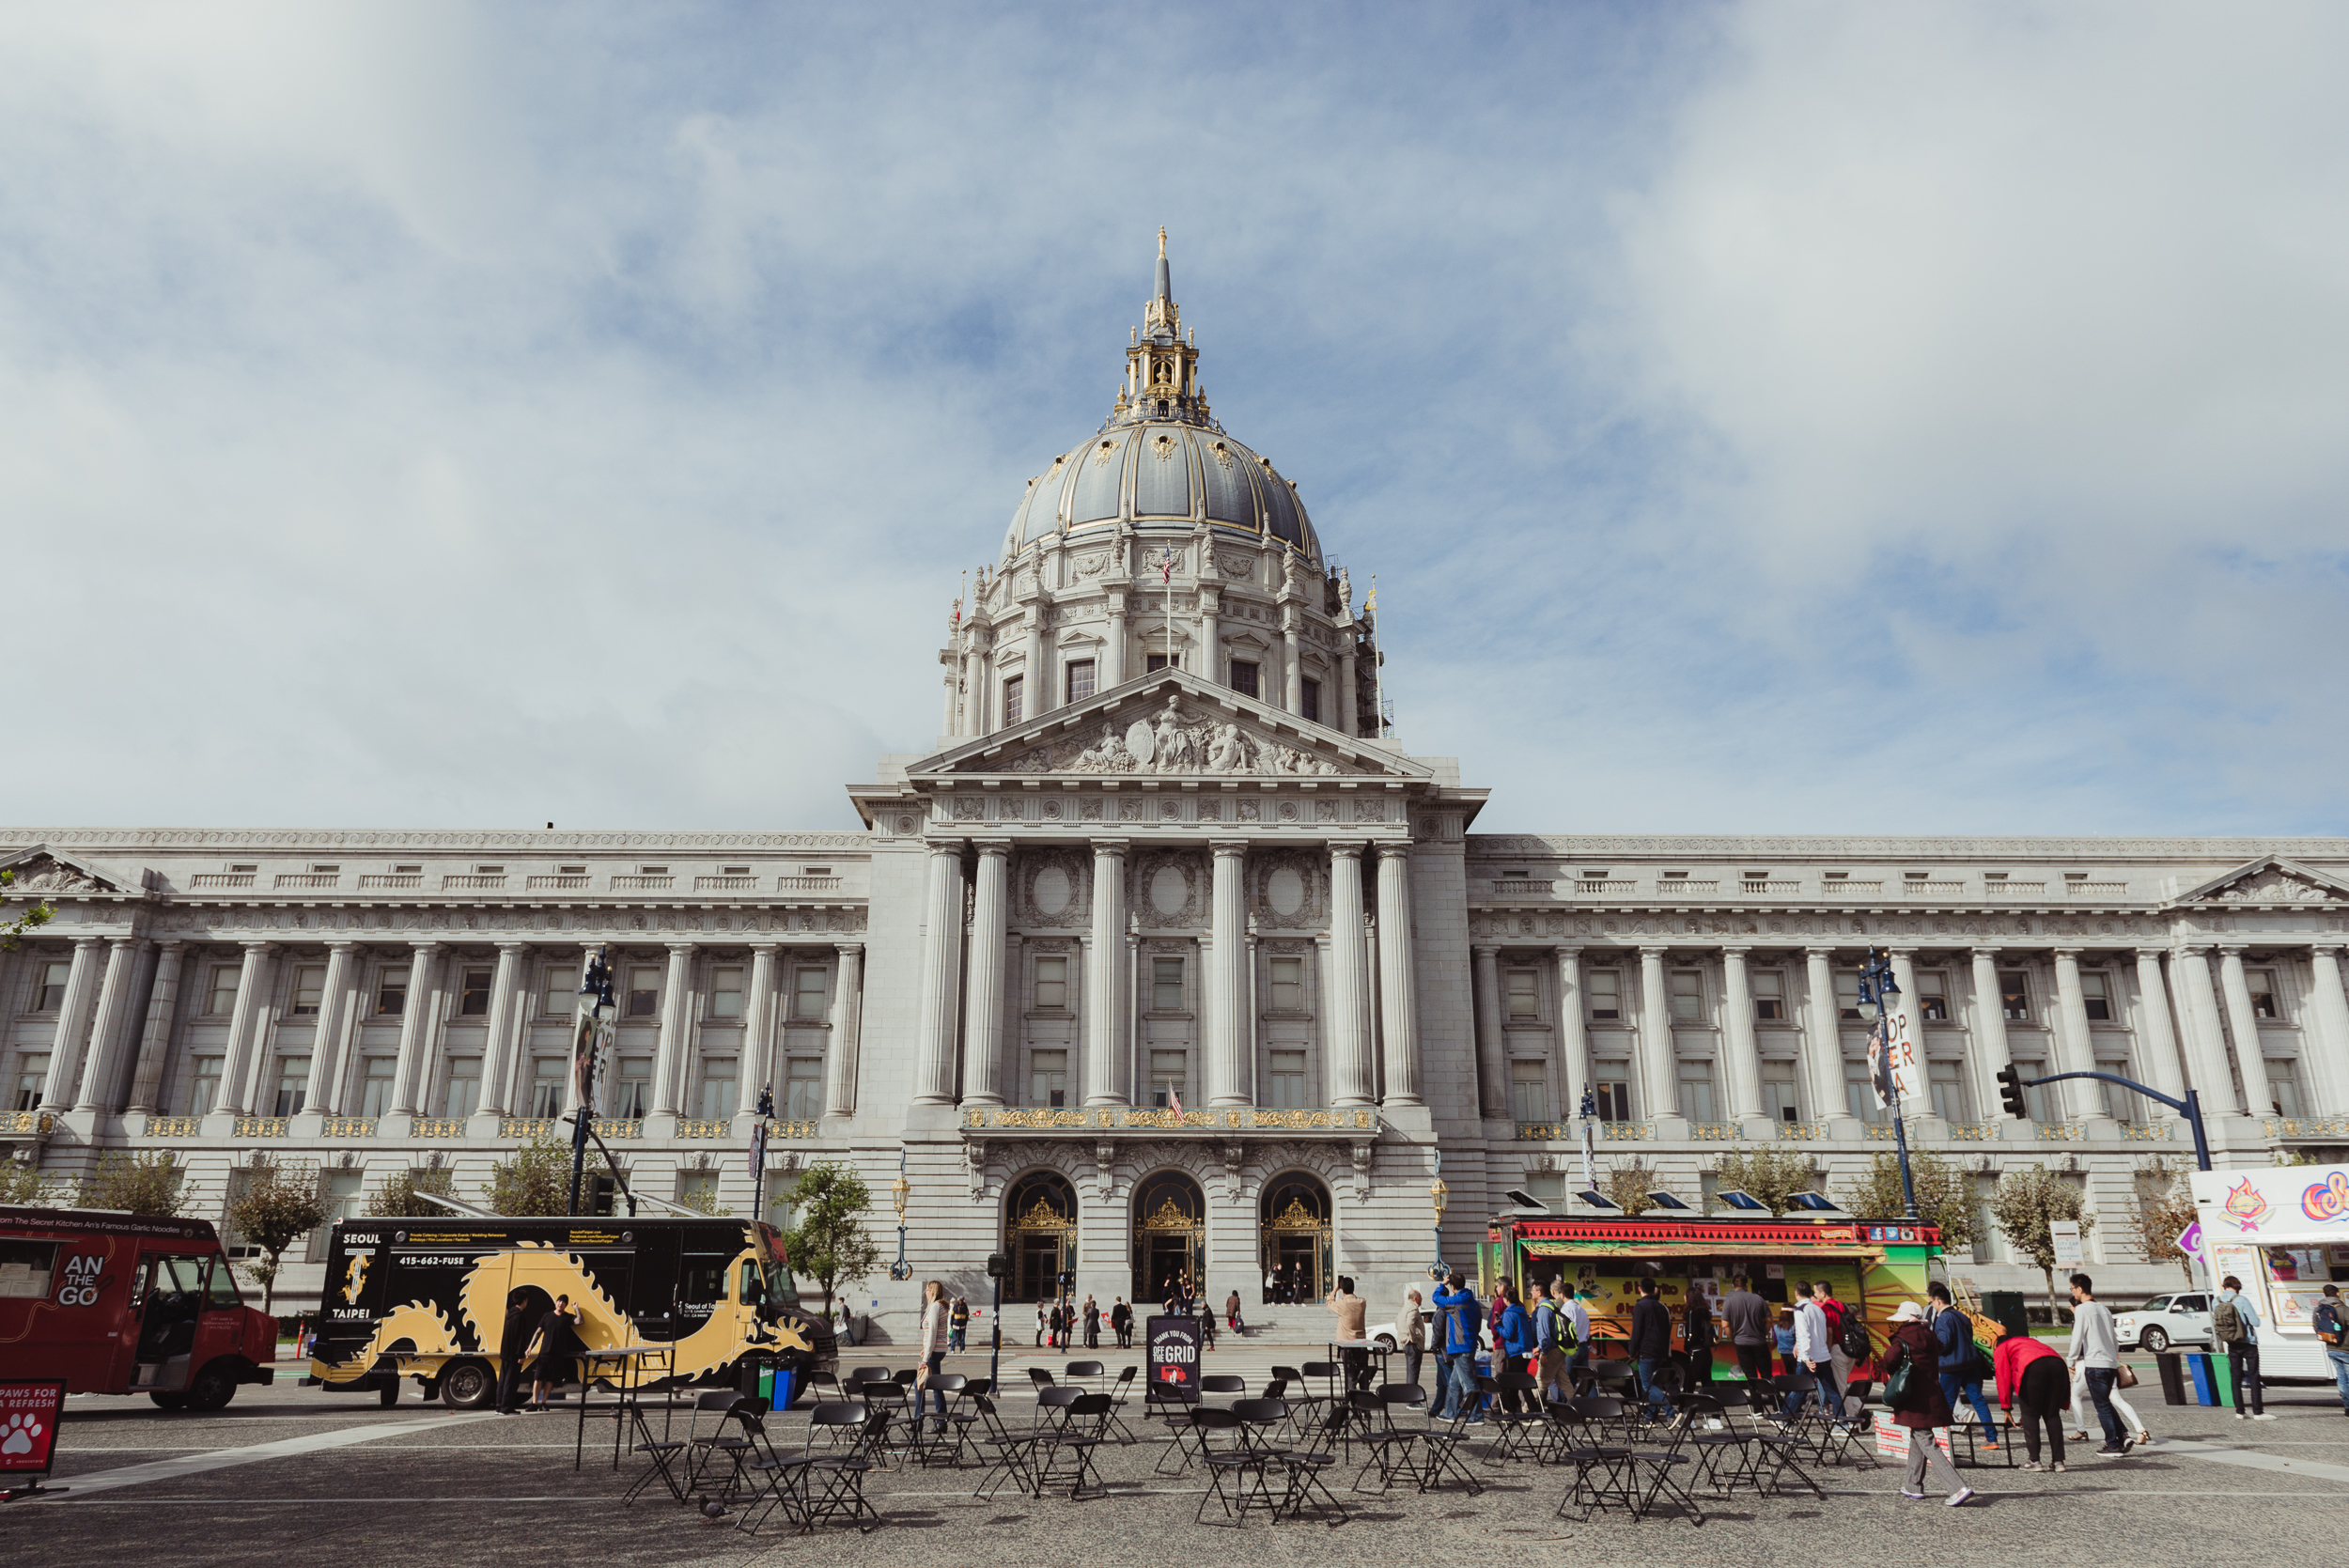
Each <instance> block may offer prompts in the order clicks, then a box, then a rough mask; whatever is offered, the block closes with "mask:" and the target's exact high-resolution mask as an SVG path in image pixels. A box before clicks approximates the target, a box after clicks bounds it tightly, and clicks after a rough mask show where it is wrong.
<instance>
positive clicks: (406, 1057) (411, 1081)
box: [385, 942, 441, 1134]
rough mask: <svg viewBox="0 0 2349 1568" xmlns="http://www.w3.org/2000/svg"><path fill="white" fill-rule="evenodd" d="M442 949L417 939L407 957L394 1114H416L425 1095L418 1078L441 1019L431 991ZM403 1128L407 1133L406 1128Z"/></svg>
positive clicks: (392, 1114) (394, 1088)
mask: <svg viewBox="0 0 2349 1568" xmlns="http://www.w3.org/2000/svg"><path fill="white" fill-rule="evenodd" d="M440 952H441V944H440V943H438V942H417V943H416V944H415V945H414V953H413V955H412V957H411V958H410V959H409V961H408V995H407V997H406V998H405V999H404V1000H403V1001H401V1002H400V1008H399V1067H398V1077H397V1079H394V1080H393V1088H392V1110H391V1116H392V1117H397V1116H413V1115H414V1114H415V1113H416V1103H417V1101H418V1100H420V1099H422V1098H423V1097H424V1091H425V1086H424V1084H423V1083H422V1082H420V1081H419V1079H421V1077H422V1076H423V1073H424V1068H425V1058H426V1053H427V1052H428V1050H430V1048H431V1047H432V1041H433V1035H434V1032H435V1031H436V1029H437V1028H438V1025H439V1023H440V1019H439V1017H437V1016H436V1015H437V1014H438V1013H439V1012H440V1009H439V1007H438V1006H437V1005H436V1004H435V999H434V997H433V995H432V974H433V970H434V969H435V968H437V967H438V963H439V959H440ZM385 1119H386V1120H390V1117H387V1118H385ZM386 1130H388V1129H386ZM400 1131H401V1133H402V1134H405V1132H406V1131H407V1129H406V1128H404V1127H403V1128H401V1129H400Z"/></svg>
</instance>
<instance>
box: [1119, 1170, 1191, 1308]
mask: <svg viewBox="0 0 2349 1568" xmlns="http://www.w3.org/2000/svg"><path fill="white" fill-rule="evenodd" d="M1206 1262H1207V1200H1206V1194H1204V1193H1202V1192H1201V1191H1200V1190H1199V1184H1198V1183H1197V1182H1195V1181H1192V1180H1191V1179H1190V1177H1189V1176H1186V1175H1184V1174H1183V1173H1182V1172H1179V1171H1161V1172H1159V1173H1158V1174H1157V1175H1155V1176H1152V1177H1151V1178H1150V1179H1149V1180H1148V1181H1145V1182H1143V1184H1142V1186H1141V1187H1140V1188H1136V1189H1135V1191H1134V1299H1135V1300H1136V1301H1139V1302H1143V1303H1145V1304H1147V1303H1151V1302H1159V1301H1164V1300H1165V1299H1166V1298H1167V1297H1168V1296H1171V1295H1173V1294H1174V1290H1175V1283H1176V1281H1180V1280H1183V1279H1185V1278H1188V1279H1189V1280H1190V1282H1191V1286H1192V1288H1193V1289H1198V1288H1200V1285H1201V1276H1202V1274H1203V1273H1204V1271H1205V1269H1206ZM1143 1310H1144V1311H1147V1306H1146V1305H1145V1307H1144V1309H1143Z"/></svg>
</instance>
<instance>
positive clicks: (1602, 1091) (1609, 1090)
mask: <svg viewBox="0 0 2349 1568" xmlns="http://www.w3.org/2000/svg"><path fill="white" fill-rule="evenodd" d="M1602 1070H1604V1069H1602ZM1591 1098H1592V1100H1593V1101H1594V1102H1595V1103H1596V1105H1597V1106H1598V1119H1599V1120H1600V1121H1602V1122H1628V1121H1630V1120H1631V1085H1630V1084H1629V1083H1627V1082H1626V1081H1625V1080H1623V1079H1611V1078H1602V1079H1597V1080H1595V1082H1593V1083H1592V1085H1591Z"/></svg>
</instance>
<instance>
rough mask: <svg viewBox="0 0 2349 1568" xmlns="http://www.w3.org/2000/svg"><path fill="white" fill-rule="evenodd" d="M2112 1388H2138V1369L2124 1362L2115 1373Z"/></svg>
mask: <svg viewBox="0 0 2349 1568" xmlns="http://www.w3.org/2000/svg"><path fill="white" fill-rule="evenodd" d="M2112 1386H2113V1387H2114V1388H2116V1389H2134V1388H2136V1387H2137V1369H2136V1368H2135V1367H2133V1366H2131V1365H2129V1364H2128V1362H2126V1361H2123V1362H2122V1363H2121V1364H2120V1366H2119V1367H2118V1368H2117V1369H2115V1371H2114V1373H2113V1377H2112Z"/></svg>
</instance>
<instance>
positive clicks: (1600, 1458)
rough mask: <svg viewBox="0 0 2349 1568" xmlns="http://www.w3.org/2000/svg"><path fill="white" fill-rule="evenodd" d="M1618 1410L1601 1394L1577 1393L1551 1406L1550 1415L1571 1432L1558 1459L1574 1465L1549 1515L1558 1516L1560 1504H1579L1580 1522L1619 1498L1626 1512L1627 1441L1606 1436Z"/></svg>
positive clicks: (1562, 1514) (1629, 1503)
mask: <svg viewBox="0 0 2349 1568" xmlns="http://www.w3.org/2000/svg"><path fill="white" fill-rule="evenodd" d="M1622 1414H1623V1402H1622V1401H1620V1400H1617V1399H1613V1398H1610V1397H1609V1396H1608V1395H1605V1394H1582V1395H1579V1396H1578V1397H1576V1398H1574V1399H1570V1400H1566V1401H1564V1402H1563V1403H1562V1404H1561V1405H1559V1406H1558V1407H1557V1409H1556V1411H1555V1412H1554V1415H1553V1419H1554V1420H1556V1421H1558V1422H1559V1424H1560V1425H1561V1426H1562V1427H1563V1428H1564V1429H1565V1430H1566V1431H1567V1432H1568V1433H1569V1434H1571V1436H1570V1437H1569V1438H1568V1439H1567V1441H1566V1443H1565V1445H1564V1447H1563V1448H1562V1449H1561V1450H1560V1452H1559V1460H1560V1462H1561V1463H1562V1464H1569V1465H1572V1466H1573V1467H1574V1480H1573V1481H1572V1482H1570V1483H1568V1484H1567V1486H1566V1492H1565V1496H1564V1497H1563V1498H1559V1499H1558V1509H1557V1512H1556V1513H1555V1514H1553V1515H1552V1517H1554V1518H1560V1519H1563V1518H1564V1517H1565V1516H1566V1510H1567V1509H1569V1508H1572V1507H1575V1506H1576V1505H1578V1504H1579V1505H1580V1507H1581V1510H1582V1512H1581V1514H1579V1515H1578V1517H1579V1518H1580V1519H1581V1520H1583V1521H1586V1522H1587V1521H1588V1520H1589V1519H1590V1517H1591V1515H1592V1514H1595V1513H1596V1512H1597V1511H1598V1510H1600V1509H1602V1508H1604V1507H1606V1506H1607V1505H1608V1503H1609V1502H1610V1501H1612V1502H1619V1503H1621V1504H1622V1505H1623V1507H1624V1509H1625V1511H1626V1512H1629V1511H1630V1509H1631V1508H1632V1507H1633V1506H1634V1502H1633V1498H1632V1494H1631V1490H1630V1474H1629V1472H1630V1466H1631V1449H1630V1446H1629V1445H1628V1444H1625V1443H1618V1442H1614V1441H1612V1440H1610V1439H1611V1435H1610V1433H1609V1432H1608V1430H1607V1427H1608V1424H1609V1423H1610V1422H1611V1421H1616V1420H1617V1419H1619V1418H1620V1417H1621V1416H1622Z"/></svg>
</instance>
